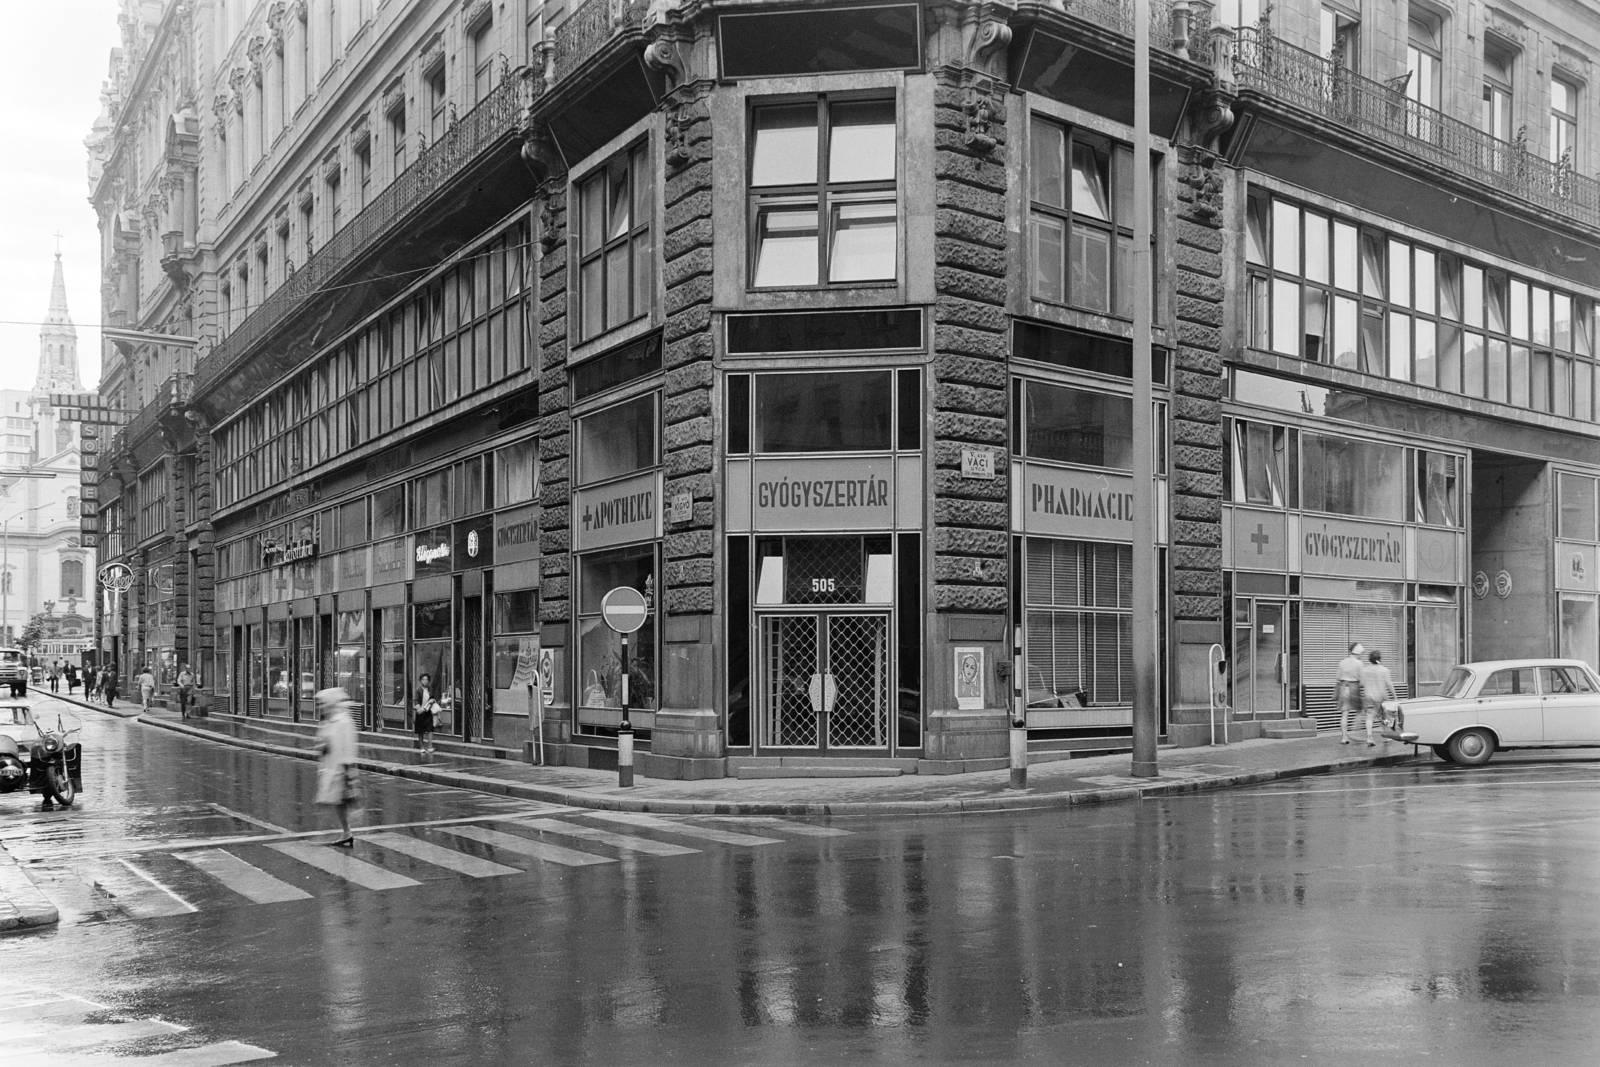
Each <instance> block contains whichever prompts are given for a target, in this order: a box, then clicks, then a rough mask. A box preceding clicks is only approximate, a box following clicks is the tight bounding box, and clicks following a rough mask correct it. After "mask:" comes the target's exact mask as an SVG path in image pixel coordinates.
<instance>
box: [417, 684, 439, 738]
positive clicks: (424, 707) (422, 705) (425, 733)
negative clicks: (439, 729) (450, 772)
mask: <svg viewBox="0 0 1600 1067" xmlns="http://www.w3.org/2000/svg"><path fill="white" fill-rule="evenodd" d="M438 720H439V698H438V697H436V696H434V693H433V678H432V676H430V675H427V674H423V675H420V676H419V677H418V678H417V692H416V696H415V699H414V700H413V701H412V726H413V728H414V729H415V730H416V732H417V748H419V749H421V750H422V754H423V755H424V756H431V755H433V730H434V727H436V726H437V725H439V721H438Z"/></svg>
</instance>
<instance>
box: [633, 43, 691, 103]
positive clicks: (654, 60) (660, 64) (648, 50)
mask: <svg viewBox="0 0 1600 1067" xmlns="http://www.w3.org/2000/svg"><path fill="white" fill-rule="evenodd" d="M644 64H645V66H647V67H649V68H650V69H651V70H654V71H657V72H659V73H660V74H661V75H662V76H664V77H665V78H666V79H667V90H668V91H669V92H670V91H671V90H673V89H676V88H677V87H678V86H680V85H682V84H683V83H684V82H686V81H688V80H689V66H688V64H687V63H686V62H685V61H684V58H683V54H682V53H681V52H680V51H679V50H678V41H677V38H676V35H675V34H673V35H671V36H668V35H666V34H663V35H662V36H659V37H657V38H656V39H655V40H653V41H651V42H650V43H649V44H648V45H646V46H645V49H644Z"/></svg>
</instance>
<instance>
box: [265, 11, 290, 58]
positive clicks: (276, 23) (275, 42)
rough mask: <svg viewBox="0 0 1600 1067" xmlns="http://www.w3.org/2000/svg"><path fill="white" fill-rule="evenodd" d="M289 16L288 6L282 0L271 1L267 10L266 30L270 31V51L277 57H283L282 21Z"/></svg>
mask: <svg viewBox="0 0 1600 1067" xmlns="http://www.w3.org/2000/svg"><path fill="white" fill-rule="evenodd" d="M288 14H289V6H288V5H287V4H285V3H284V0H273V4H272V6H271V7H269V8H267V29H269V30H271V31H272V50H273V51H274V52H276V53H278V55H280V56H281V55H283V20H284V17H285V16H287V15H288Z"/></svg>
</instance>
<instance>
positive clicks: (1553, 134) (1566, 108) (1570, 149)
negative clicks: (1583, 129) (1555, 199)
mask: <svg viewBox="0 0 1600 1067" xmlns="http://www.w3.org/2000/svg"><path fill="white" fill-rule="evenodd" d="M1577 152H1578V87H1577V86H1576V85H1574V84H1573V83H1572V82H1569V81H1567V80H1566V79H1565V78H1563V77H1561V76H1560V75H1559V74H1557V75H1552V76H1551V78H1550V159H1551V160H1552V161H1553V162H1556V163H1564V164H1566V165H1567V166H1572V165H1574V164H1575V163H1576V158H1577Z"/></svg>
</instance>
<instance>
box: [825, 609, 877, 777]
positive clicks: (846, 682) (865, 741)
mask: <svg viewBox="0 0 1600 1067" xmlns="http://www.w3.org/2000/svg"><path fill="white" fill-rule="evenodd" d="M827 618H828V646H827V657H828V661H827V662H828V672H829V673H830V674H832V675H833V678H834V685H835V687H836V688H835V692H836V699H835V702H834V705H833V712H832V714H830V715H828V716H827V717H826V721H827V724H828V747H829V748H886V747H887V746H888V744H889V616H887V615H830V616H828V617H827Z"/></svg>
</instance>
